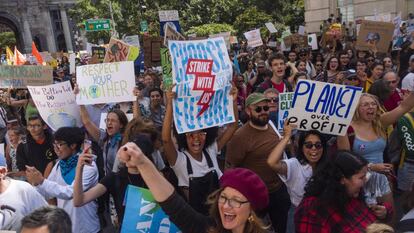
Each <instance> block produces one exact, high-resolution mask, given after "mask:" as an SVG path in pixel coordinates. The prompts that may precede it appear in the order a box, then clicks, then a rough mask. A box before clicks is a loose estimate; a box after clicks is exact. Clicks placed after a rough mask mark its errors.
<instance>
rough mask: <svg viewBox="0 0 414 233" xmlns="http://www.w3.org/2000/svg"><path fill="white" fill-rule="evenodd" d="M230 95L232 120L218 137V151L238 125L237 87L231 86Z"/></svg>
mask: <svg viewBox="0 0 414 233" xmlns="http://www.w3.org/2000/svg"><path fill="white" fill-rule="evenodd" d="M230 95H231V96H232V97H233V113H234V122H233V123H232V124H231V125H230V126H228V127H227V129H226V131H225V132H224V133H223V135H222V136H221V137H220V139H219V140H218V142H217V148H218V151H221V149H223V147H224V146H225V145H226V143H227V142H228V141H229V140H230V139H231V137H233V134H234V133H235V132H236V130H237V128H238V126H239V111H238V109H237V88H236V87H235V86H234V84H233V87H232V88H231V91H230Z"/></svg>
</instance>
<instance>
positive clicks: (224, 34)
mask: <svg viewBox="0 0 414 233" xmlns="http://www.w3.org/2000/svg"><path fill="white" fill-rule="evenodd" d="M217 37H223V39H224V42H226V48H227V49H228V50H230V32H220V33H217V34H213V35H209V36H208V38H217Z"/></svg>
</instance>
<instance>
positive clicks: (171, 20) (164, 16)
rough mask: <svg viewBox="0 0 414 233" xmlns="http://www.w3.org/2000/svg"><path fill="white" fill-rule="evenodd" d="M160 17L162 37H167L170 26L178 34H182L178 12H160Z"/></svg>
mask: <svg viewBox="0 0 414 233" xmlns="http://www.w3.org/2000/svg"><path fill="white" fill-rule="evenodd" d="M158 16H159V18H160V36H164V35H165V31H166V29H167V26H170V27H171V28H173V29H174V30H175V31H177V32H181V26H180V23H179V16H178V11H176V10H167V11H158Z"/></svg>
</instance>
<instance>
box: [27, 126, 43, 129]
mask: <svg viewBox="0 0 414 233" xmlns="http://www.w3.org/2000/svg"><path fill="white" fill-rule="evenodd" d="M41 127H42V125H27V128H29V129H40V128H41Z"/></svg>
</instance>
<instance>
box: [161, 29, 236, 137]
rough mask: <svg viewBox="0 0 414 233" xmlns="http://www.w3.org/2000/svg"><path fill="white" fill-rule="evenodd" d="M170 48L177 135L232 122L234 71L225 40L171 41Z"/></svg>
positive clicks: (220, 38)
mask: <svg viewBox="0 0 414 233" xmlns="http://www.w3.org/2000/svg"><path fill="white" fill-rule="evenodd" d="M168 46H169V50H170V53H171V60H172V69H173V79H174V83H175V84H177V86H176V92H177V98H176V99H175V100H174V122H175V125H176V128H177V131H178V133H185V132H190V131H195V130H198V129H204V128H209V127H213V126H218V125H223V124H227V123H230V122H233V121H234V114H233V101H232V100H231V99H230V95H229V93H230V89H231V84H230V81H231V78H232V72H233V70H232V63H231V61H230V59H229V56H228V53H227V49H226V44H225V42H224V40H223V38H222V37H219V38H212V39H207V40H197V41H169V42H168Z"/></svg>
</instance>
